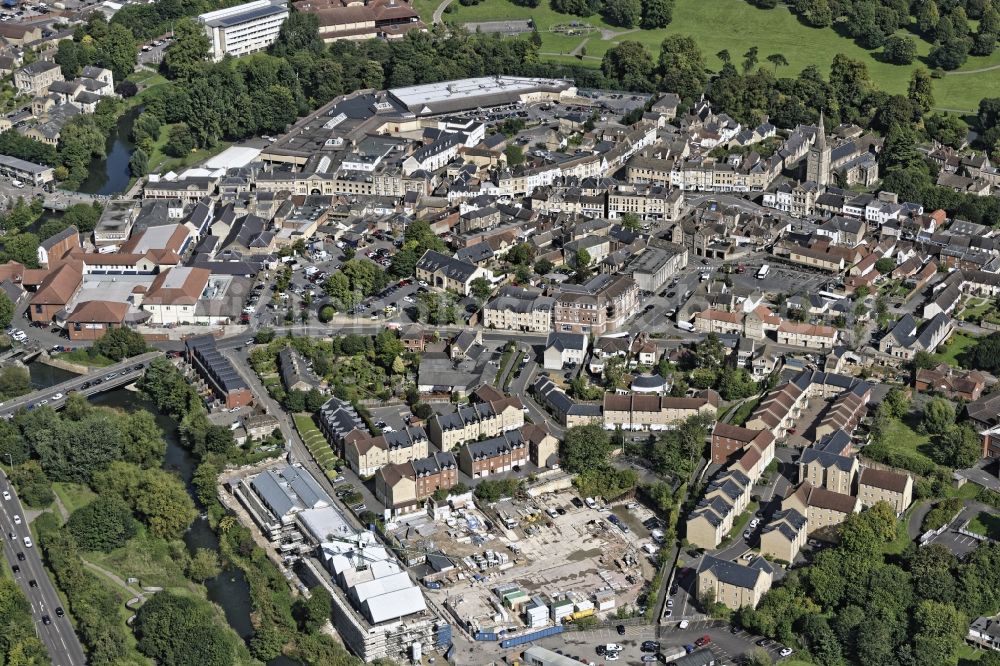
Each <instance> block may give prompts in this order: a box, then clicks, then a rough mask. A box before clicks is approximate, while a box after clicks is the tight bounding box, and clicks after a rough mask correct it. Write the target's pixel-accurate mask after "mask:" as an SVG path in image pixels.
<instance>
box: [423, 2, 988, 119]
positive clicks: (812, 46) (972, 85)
mask: <svg viewBox="0 0 1000 666" xmlns="http://www.w3.org/2000/svg"><path fill="white" fill-rule="evenodd" d="M436 6H437V2H435V1H433V0H418V1H417V4H416V7H417V10H418V11H420V12H421V16H422V17H423V18H424V20H425V21H428V22H429V21H430V20H431V15H432V14H433V11H434V8H435V7H436ZM452 7H453V10H452V11H451V12H450V13H446V14H444V20H445V21H449V22H455V23H459V24H461V23H467V22H478V21H490V20H503V19H528V18H531V19H534V21H535V25H536V26H537V27H538V30H539V33H540V34H541V37H542V47H541V49H540V51H541V52H542V53H543V54H544V56H545V57H546V58H547V59H549V60H553V61H556V62H565V63H577V64H585V65H590V66H593V67H597V66H599V65H600V58H601V57H602V56H603V55H604V53H605V51H607V50H608V49H609V48H611V47H612V46H614V45H615V44H618V43H619V42H621V41H623V40H634V41H638V42H640V43H641V44H643V45H645V46H646V47H647V48H648V49H649V50H650V51H651V52H652V53H653V57H654V60H655V58H656V55H657V54H658V52H659V48H660V44H661V43H662V42H663V39H664V37H666V36H667V35H668V34H683V35H690V36H692V37H694V38H695V40H696V41H697V42H698V45H699V46H700V47H701V52H702V54H703V55H704V56H705V61H706V63H707V65H708V67H709V68H710V69H712V70H718V69H719V68H720V67H721V62H720V61H719V59H718V58H716V57H715V54H716V53H718V52H719V51H720V50H722V49H727V50H728V51H729V53H730V54H731V55H732V58H733V60H734V62H736V63H739V61H740V60H741V56H742V54H743V53H744V52H746V51H747V50H748V49H749V48H750V47H753V46H757V47H759V48H760V61H761V62H764V58H765V57H767V56H768V55H771V54H773V53H780V54H782V55H784V56H785V58H786V59H787V60H788V63H789V66H788V67H786V68H781V69H780V70H779V72H778V73H779V75H781V76H790V75H794V74H796V73H798V72H799V71H801V70H802V69H803V68H805V67H806V66H808V65H816V66H817V67H819V69H820V71H821V72H822V73H823V74H824V76H826V75H827V74H828V71H829V67H830V63H831V62H832V60H833V57H834V56H835V55H836V54H838V53H843V54H844V55H847V56H848V57H850V58H853V59H855V60H860V61H861V62H863V63H864V64H865V65H866V66H867V68H868V71H869V73H870V74H871V77H872V80H873V81H875V83H876V84H878V86H879V87H880V88H881V89H883V90H885V91H887V92H890V93H905V92H906V86H907V83H908V81H909V78H910V73H911V72H912V70H913V68H914V67H916V66H918V65H920V66H926V65H923V64H922V62H921V59H922V58H925V57H926V56H927V54H928V53H929V52H930V48H931V44H929V43H928V42H926V41H925V40H923V39H922V38H920V37H918V36H914V35H913V34H912V33H909V32H908V31H901V33H902V34H905V35H908V36H913V37H915V41H916V43H917V53H918V62H917V63H915V64H914V65H913V66H898V65H890V64H888V63H885V62H881V61H880V60H878V59H877V57H876V56H877V53H878V52H876V51H868V50H866V49H863V48H861V47H860V46H858V45H857V44H855V43H854V41H853V40H851V39H849V38H847V37H844V36H841V35H840V34H839V33H838V32H837V31H836V30H835V29H834V28H820V29H816V28H810V27H808V26H806V25H804V24H802V23H801V22H800V21H799V20H798V18H797V17H796V16H795V15H794V14H792V13H791V11H789V9H788V7H786V6H784V5H780V6H778V7H776V8H774V9H759V8H757V7H754V6H752V5H751V4H750V3H748V2H746V0H715V2H700V1H699V0H679V1H678V2H677V5H676V8H675V9H674V17H673V22H672V23H671V24H670V25H669V26H668V27H666V28H663V29H660V30H625V29H623V28H619V27H616V26H611V25H609V24H607V23H605V22H604V21H603V20H602V19H601V17H600V16H598V15H594V16H588V17H586V18H581V17H577V16H570V15H566V14H558V13H556V12H554V11H553V10H552V9H551V7H550V5H549V4H548V2H542V4H541V5H540V6H538V7H537V8H534V9H532V8H529V7H521V6H519V5H515V4H514V3H512V2H510V0H484V1H483V2H481V3H480V4H478V5H473V6H470V7H463V6H461V5H459V4H458V2H454V3H453V4H452ZM574 21H576V22H579V23H584V24H587V25H589V26H591V27H593V28H597V29H598V30H605V31H607V32H606V33H605V34H604V35H602V34H601V33H600V32H591V33H590V34H579V35H566V34H562V33H555V32H552V27H553V26H555V25H560V24H562V25H566V24H569V23H572V22H574ZM605 37H607V38H605ZM584 40H586V49H587V55H586V57H585V58H583V59H582V60H580V59H576V58H574V57H571V56H569V55H568V54H569V53H570V52H572V51H573V49H574V48H576V47H577V46H579V45H580V44H581V43H583V42H584ZM998 64H1000V49H998V50H997V51H996V52H994V53H993V54H992V55H990V56H988V57H970V58H969V59H968V61H967V62H966V64H965V65H964V66H963V67H962V68H961V69H959V70H957V71H956V72H952V73H948V74H946V75H945V77H944V78H941V79H935V81H934V92H935V97H936V100H937V105H938V106H939V107H940V108H945V109H953V110H958V111H975V110H976V108H977V107H978V105H979V100H980V99H981V98H982V97H984V96H988V94H987V93H988V91H990V90H995V89H997V88H998V87H1000V69H997V70H992V71H987V72H974V71H973V70H977V69H981V68H984V67H991V66H993V65H998Z"/></svg>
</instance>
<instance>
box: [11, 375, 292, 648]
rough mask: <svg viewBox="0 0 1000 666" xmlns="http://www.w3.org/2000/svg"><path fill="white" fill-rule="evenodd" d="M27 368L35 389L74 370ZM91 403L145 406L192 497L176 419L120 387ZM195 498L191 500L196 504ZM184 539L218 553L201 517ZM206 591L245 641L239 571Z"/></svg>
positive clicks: (190, 467)
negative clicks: (160, 429) (160, 431)
mask: <svg viewBox="0 0 1000 666" xmlns="http://www.w3.org/2000/svg"><path fill="white" fill-rule="evenodd" d="M28 370H29V372H30V374H31V384H32V386H33V387H35V388H44V387H47V386H52V385H54V384H58V383H60V382H63V381H65V380H67V379H69V378H71V377H75V376H76V375H75V374H74V373H71V372H69V371H67V370H62V369H61V368H54V367H52V366H50V365H46V364H44V363H38V362H35V363H29V364H28ZM91 402H92V403H93V404H95V405H104V406H106V407H115V408H118V409H124V410H125V411H128V412H131V411H135V410H137V409H145V410H147V411H149V412H150V413H152V414H153V416H154V417H155V418H156V423H157V424H158V425H159V426H160V428H162V429H163V435H164V439H165V440H166V442H167V450H166V455H165V456H164V461H163V469H166V470H169V471H171V472H177V474H179V475H180V477H181V478H182V479H183V480H184V483H185V485H187V489H188V493H190V494H191V496H192V498H194V497H195V495H194V489H193V488H192V486H191V477H192V476H193V475H194V471H195V467H196V463H195V460H194V458H193V457H192V456H191V454H190V452H189V451H188V450H187V449H185V448H184V447H183V446H181V444H180V440H179V439H178V437H177V422H176V421H174V419H172V418H170V417H169V416H166V415H164V414H161V413H159V411H158V410H157V409H156V407H155V406H154V405H153V403H151V402H150V401H149V400H147V399H146V398H145V397H144V396H143V395H142V394H141V393H138V392H136V391H127V390H125V389H124V388H120V389H116V390H114V391H108V392H107V393H101V394H98V395H96V396H94V397H93V398H91ZM197 501H198V500H197V498H195V503H197ZM184 542H185V543H186V544H187V546H188V548H189V549H191V551H192V552H193V551H194V549H196V548H208V549H209V550H213V551H216V552H218V550H219V539H218V537H216V535H215V532H213V531H212V529H211V527H210V526H209V524H208V521H207V520H206V519H204V518H200V517H199V518H197V519H196V520H195V521H194V523H192V524H191V527H190V528H189V529H188V531H187V532H186V533H185V534H184ZM205 587H206V589H207V590H208V598H209V599H210V600H211V601H213V602H214V603H216V604H218V605H219V607H220V608H222V612H223V613H224V614H225V616H226V621H227V622H228V623H229V626H231V627H232V628H233V630H234V631H236V633H238V634H239V635H240V636H241V637H242V638H243V640H249V638H250V636H251V635H252V634H253V625H252V624H251V622H250V608H251V605H250V586H249V585H248V584H247V580H246V577H245V576H244V575H243V571H241V570H240V569H238V568H237V567H234V566H232V565H230V566H227V567H226V568H225V569H223V570H222V572H221V573H219V575H218V576H216V577H215V578H211V579H209V580H207V581H205ZM267 664H268V666H299V665H298V662H295V661H293V660H291V659H289V658H287V657H284V656H280V657H277V658H275V659H272V660H271V661H269V662H267Z"/></svg>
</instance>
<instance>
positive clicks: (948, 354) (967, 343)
mask: <svg viewBox="0 0 1000 666" xmlns="http://www.w3.org/2000/svg"><path fill="white" fill-rule="evenodd" d="M978 341H979V340H978V338H975V337H973V336H971V335H969V334H967V333H960V332H956V333H954V334H953V335H952V336H951V338H949V340H948V342H946V343H945V344H944V345H942V347H944V351H943V352H942V351H938V353H937V354H935V355H934V359H935V360H936V361H937V362H938V363H947V364H948V365H951V366H954V367H956V368H958V367H967V366H966V364H965V363H964V361H965V358H964V356H965V352H966V351H968V350H969V349H971V348H972V347H974V346H975V344H976V343H977V342H978ZM938 349H939V350H940V349H941V347H939V348H938Z"/></svg>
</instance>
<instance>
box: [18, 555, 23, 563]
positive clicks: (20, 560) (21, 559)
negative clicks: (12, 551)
mask: <svg viewBox="0 0 1000 666" xmlns="http://www.w3.org/2000/svg"><path fill="white" fill-rule="evenodd" d="M17 561H18V562H24V553H18V554H17Z"/></svg>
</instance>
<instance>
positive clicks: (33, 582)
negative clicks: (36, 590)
mask: <svg viewBox="0 0 1000 666" xmlns="http://www.w3.org/2000/svg"><path fill="white" fill-rule="evenodd" d="M28 587H38V581H37V580H35V579H34V578H32V579H31V580H29V581H28Z"/></svg>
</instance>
